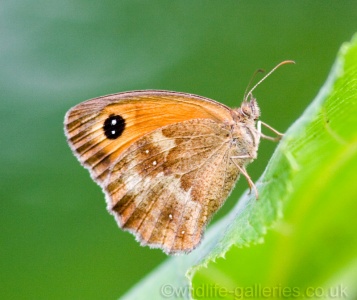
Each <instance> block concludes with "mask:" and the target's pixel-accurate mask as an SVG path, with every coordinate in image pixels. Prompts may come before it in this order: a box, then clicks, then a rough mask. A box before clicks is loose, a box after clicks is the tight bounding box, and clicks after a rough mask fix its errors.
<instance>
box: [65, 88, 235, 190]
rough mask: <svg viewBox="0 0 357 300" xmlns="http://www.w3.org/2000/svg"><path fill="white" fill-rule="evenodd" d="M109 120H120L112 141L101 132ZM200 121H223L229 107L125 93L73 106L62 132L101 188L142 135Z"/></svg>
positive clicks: (173, 96)
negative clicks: (116, 134)
mask: <svg viewBox="0 0 357 300" xmlns="http://www.w3.org/2000/svg"><path fill="white" fill-rule="evenodd" d="M203 104H204V105H203ZM110 117H112V118H115V117H120V118H121V119H122V120H123V126H122V128H119V129H121V130H122V131H121V134H120V135H119V136H117V137H115V138H108V136H107V135H106V134H105V133H106V132H105V130H104V128H105V122H106V121H107V120H108V119H109V118H110ZM202 118H203V119H212V120H216V121H218V122H223V121H224V120H229V119H230V118H231V116H230V112H229V108H228V107H226V106H224V105H222V104H219V103H218V102H215V101H213V100H210V99H206V98H203V97H198V96H193V95H190V94H184V93H173V92H166V91H137V92H127V93H120V94H115V95H109V96H105V97H100V98H96V99H92V100H88V101H86V102H83V103H81V104H79V105H77V106H75V107H74V108H72V109H71V110H69V112H68V113H67V114H66V118H65V132H66V136H67V138H68V143H69V144H70V146H71V148H72V150H73V152H74V153H75V154H76V156H77V157H78V159H79V160H80V162H81V163H82V164H83V165H84V166H85V167H87V168H88V169H89V170H90V172H91V175H92V177H93V179H94V180H96V181H97V182H98V184H100V185H102V184H103V181H104V180H105V178H106V177H107V175H108V171H109V168H110V166H111V165H112V164H113V163H114V162H115V161H116V160H117V158H118V157H119V156H120V155H121V153H123V151H124V150H125V149H127V148H128V147H129V146H130V145H132V144H133V143H134V142H136V141H137V140H139V139H140V138H141V137H142V136H144V135H145V134H147V133H148V132H151V131H154V130H156V129H157V128H161V127H163V126H166V125H169V124H174V123H178V122H182V121H185V120H188V119H202ZM109 133H110V131H109Z"/></svg>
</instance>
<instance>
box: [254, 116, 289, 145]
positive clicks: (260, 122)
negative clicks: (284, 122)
mask: <svg viewBox="0 0 357 300" xmlns="http://www.w3.org/2000/svg"><path fill="white" fill-rule="evenodd" d="M261 125H263V126H265V127H266V128H268V129H269V130H271V131H272V132H274V133H275V134H276V135H277V136H276V137H271V136H268V135H265V134H263V133H262V129H261ZM257 126H258V132H259V134H260V136H261V137H262V138H263V139H266V140H270V141H275V142H276V141H279V140H281V138H282V137H283V136H284V134H282V133H280V132H279V131H277V130H276V129H274V128H273V127H271V126H270V125H268V124H267V123H264V122H262V121H258V124H257Z"/></svg>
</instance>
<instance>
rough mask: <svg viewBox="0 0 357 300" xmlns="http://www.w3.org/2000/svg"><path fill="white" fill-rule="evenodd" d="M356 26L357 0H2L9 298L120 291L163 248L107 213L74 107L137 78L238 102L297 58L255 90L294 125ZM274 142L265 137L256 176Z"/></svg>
mask: <svg viewBox="0 0 357 300" xmlns="http://www.w3.org/2000/svg"><path fill="white" fill-rule="evenodd" d="M355 31H357V4H356V2H355V1H269V2H268V1H254V2H253V1H231V0H230V1H211V0H210V1H208V0H200V1H197V0H196V1H188V0H185V1H175V2H174V1H165V0H156V1H150V2H148V1H147V2H145V1H129V0H126V1H100V2H99V1H83V0H82V1H79V0H71V1H69V0H65V1H25V0H19V1H2V3H1V10H0V90H1V102H0V105H1V106H0V107H1V110H0V113H1V133H0V134H1V144H2V146H1V155H0V160H1V161H0V164H1V171H0V176H1V178H0V180H1V189H0V196H1V202H0V203H1V204H0V205H1V210H0V214H1V216H0V217H1V231H0V243H1V244H0V246H1V247H0V259H1V260H0V269H1V272H0V274H1V275H0V276H1V287H0V296H1V298H2V299H7V298H11V299H34V298H36V299H49V298H51V299H80V298H82V299H83V298H86V299H115V298H117V297H118V296H120V295H122V294H124V293H125V292H126V291H127V290H128V289H129V288H130V287H131V286H133V284H135V283H136V282H137V281H139V280H140V279H142V278H143V277H144V276H145V275H146V274H148V273H149V272H150V271H151V270H153V269H154V268H155V267H156V266H158V265H159V264H160V262H162V261H163V260H165V258H166V255H164V254H163V253H162V252H161V251H160V250H151V249H149V248H148V247H140V246H139V244H138V243H137V242H136V241H135V239H134V237H133V236H132V235H130V234H129V233H126V232H122V231H121V230H119V229H118V227H117V225H116V223H115V221H114V219H113V218H112V217H111V216H110V215H109V214H108V213H107V212H106V208H105V206H106V205H105V201H104V196H103V194H102V192H101V191H100V188H99V187H98V186H97V185H96V184H95V183H94V182H92V180H91V179H90V177H89V175H88V172H87V171H86V170H85V169H83V168H82V167H80V165H79V163H78V162H77V160H76V159H75V158H74V156H73V155H72V153H71V151H70V149H69V147H68V146H67V143H66V140H65V137H64V134H63V118H64V114H65V112H66V111H67V110H68V109H69V108H70V107H72V106H74V105H76V104H78V103H79V102H81V101H84V100H86V99H89V98H93V97H97V96H101V95H105V94H110V93H115V92H120V91H126V90H134V89H167V90H175V91H182V92H190V93H195V94H199V95H202V96H206V97H209V98H212V99H216V100H218V101H221V102H223V103H225V104H227V105H230V106H238V105H239V104H240V101H241V99H242V96H243V93H244V90H245V88H246V86H247V84H248V81H249V80H250V78H251V76H252V74H253V72H254V71H255V70H256V69H258V68H264V69H270V68H272V67H273V66H274V65H275V64H277V63H278V62H280V61H282V60H285V59H293V60H295V61H296V63H297V64H296V65H295V66H284V67H282V68H281V69H280V70H278V71H277V72H276V73H275V74H274V75H273V76H271V77H270V78H269V79H267V80H266V82H264V84H262V85H261V86H260V87H259V88H258V89H257V90H256V92H255V96H256V97H257V98H258V101H259V104H260V106H261V110H262V120H264V121H265V122H267V123H269V124H270V125H272V126H273V127H275V128H277V129H278V130H280V131H284V130H286V129H287V128H288V127H289V125H290V124H291V123H292V122H293V121H294V120H295V119H296V118H297V117H298V116H299V115H300V114H301V113H302V111H303V110H304V108H305V107H306V106H307V105H308V103H309V102H310V101H311V99H313V98H314V96H315V95H316V93H317V92H318V90H319V87H320V86H321V85H322V84H323V82H324V81H325V79H326V76H327V74H328V72H329V70H330V68H331V64H332V63H333V61H334V59H335V56H336V53H337V51H338V49H339V47H340V45H341V43H343V42H344V41H348V40H350V38H351V36H352V34H353V33H354V32H355ZM275 146H276V145H275V144H274V143H270V142H267V141H264V142H262V144H261V147H260V150H259V159H258V160H256V161H255V162H254V163H253V164H252V165H250V166H249V173H250V174H251V176H252V177H253V179H257V178H258V177H259V176H260V174H261V173H262V171H263V170H264V167H265V165H266V164H267V162H268V160H269V157H270V156H271V154H272V151H273V150H274V147H275ZM246 188H247V184H246V182H245V181H244V180H241V181H240V182H239V184H238V186H237V188H236V189H235V192H234V193H233V194H232V195H231V197H230V198H229V199H228V201H227V203H226V204H225V206H224V207H223V208H222V210H221V211H220V212H219V214H218V215H217V216H216V218H215V219H217V218H219V216H220V215H222V214H224V213H225V212H227V211H228V210H229V209H230V207H232V205H234V202H235V199H237V198H238V196H239V194H240V193H241V192H242V191H243V190H245V189H246Z"/></svg>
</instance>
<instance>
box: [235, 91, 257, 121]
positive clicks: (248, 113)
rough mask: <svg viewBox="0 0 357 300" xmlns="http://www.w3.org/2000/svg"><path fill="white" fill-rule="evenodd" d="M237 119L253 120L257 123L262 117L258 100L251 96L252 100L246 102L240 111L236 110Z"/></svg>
mask: <svg viewBox="0 0 357 300" xmlns="http://www.w3.org/2000/svg"><path fill="white" fill-rule="evenodd" d="M235 112H236V114H237V117H238V119H239V120H252V121H256V120H258V119H259V117H260V108H259V106H258V103H257V100H256V99H255V98H254V97H253V95H251V96H250V100H249V101H248V100H244V101H243V103H242V104H241V106H240V107H239V108H238V109H235Z"/></svg>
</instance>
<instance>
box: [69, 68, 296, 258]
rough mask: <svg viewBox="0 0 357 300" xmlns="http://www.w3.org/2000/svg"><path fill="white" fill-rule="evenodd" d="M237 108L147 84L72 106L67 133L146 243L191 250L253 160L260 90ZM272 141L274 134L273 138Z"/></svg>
mask: <svg viewBox="0 0 357 300" xmlns="http://www.w3.org/2000/svg"><path fill="white" fill-rule="evenodd" d="M286 63H293V62H292V61H283V62H282V63H280V64H279V65H277V66H276V67H275V68H273V69H272V70H271V71H270V72H269V73H268V74H267V75H266V76H265V77H264V78H263V79H262V80H260V81H259V82H258V83H257V84H256V85H255V86H254V87H253V88H252V89H251V90H250V91H249V92H248V93H246V95H245V96H244V100H243V103H242V104H241V106H240V107H239V108H236V109H231V108H229V107H227V106H225V105H223V104H221V103H218V102H216V101H214V100H211V99H208V98H204V97H201V96H196V95H193V94H187V93H179V92H170V91H159V90H144V91H131V92H123V93H118V94H113V95H108V96H103V97H99V98H95V99H92V100H88V101H85V102H83V103H80V104H78V105H77V106H75V107H73V108H72V109H70V110H69V111H68V112H67V114H66V117H65V134H66V136H67V139H68V144H69V145H70V147H71V149H72V151H73V153H74V154H75V155H76V157H77V158H78V160H79V161H80V163H81V164H82V165H83V166H84V167H85V168H87V169H88V170H89V172H90V174H91V176H92V178H93V179H94V181H95V182H96V183H97V184H98V185H99V186H101V188H102V189H103V191H104V193H105V196H106V202H107V208H108V210H109V212H110V213H111V214H113V215H114V217H115V219H116V221H117V222H118V224H119V226H120V227H121V228H122V229H124V230H127V231H129V232H131V233H132V234H134V235H135V236H136V239H137V240H138V241H140V243H141V244H142V245H149V246H150V247H152V248H161V249H162V250H163V251H164V252H166V253H167V254H178V253H188V252H190V251H192V250H193V249H194V248H195V247H197V245H199V243H200V241H201V239H202V236H203V231H204V228H205V227H206V225H207V223H208V221H209V220H210V219H211V217H212V215H213V214H214V213H215V212H216V211H217V210H218V209H219V208H220V207H221V206H222V204H223V203H224V201H225V200H226V198H227V197H228V195H229V194H230V192H231V190H232V189H233V187H234V185H235V182H236V181H237V179H238V177H239V175H240V174H242V175H244V176H245V178H246V179H247V180H248V183H249V186H250V188H251V189H253V190H254V192H255V195H256V198H258V191H257V189H256V187H255V185H254V183H253V182H252V180H251V179H250V177H249V175H248V173H247V171H246V165H247V164H248V163H250V162H251V161H253V160H254V159H255V158H256V157H257V150H258V145H259V140H260V138H261V137H263V138H270V137H268V136H265V135H263V134H262V132H261V130H260V124H263V125H265V126H267V127H268V128H270V129H271V130H273V131H274V132H275V133H276V134H278V132H277V131H275V130H274V129H272V128H271V127H270V126H268V125H267V124H265V123H262V122H260V121H258V118H259V116H260V110H259V107H258V104H257V102H256V99H255V98H254V97H253V94H252V92H253V90H254V89H255V87H256V86H258V84H260V83H261V82H262V81H263V80H264V79H265V78H266V77H267V76H269V75H270V74H271V73H272V72H273V71H274V70H275V69H276V68H278V67H279V66H280V65H282V64H286ZM270 139H272V138H270Z"/></svg>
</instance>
